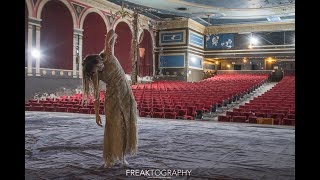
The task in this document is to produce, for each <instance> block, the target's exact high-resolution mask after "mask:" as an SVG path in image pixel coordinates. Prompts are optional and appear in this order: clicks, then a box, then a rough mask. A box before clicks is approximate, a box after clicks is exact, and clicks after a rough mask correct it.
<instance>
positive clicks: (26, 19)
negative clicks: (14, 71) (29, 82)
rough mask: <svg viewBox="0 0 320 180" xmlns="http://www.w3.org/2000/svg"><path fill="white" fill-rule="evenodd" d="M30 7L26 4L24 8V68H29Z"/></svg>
mask: <svg viewBox="0 0 320 180" xmlns="http://www.w3.org/2000/svg"><path fill="white" fill-rule="evenodd" d="M28 16H29V13H28V7H27V4H26V3H25V7H24V43H25V45H24V48H25V50H24V54H25V56H24V66H25V67H27V66H28Z"/></svg>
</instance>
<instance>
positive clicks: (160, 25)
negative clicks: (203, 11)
mask: <svg viewBox="0 0 320 180" xmlns="http://www.w3.org/2000/svg"><path fill="white" fill-rule="evenodd" d="M188 24H189V20H188V19H187V18H179V19H175V20H168V21H158V22H157V29H158V30H163V29H177V28H187V27H188Z"/></svg>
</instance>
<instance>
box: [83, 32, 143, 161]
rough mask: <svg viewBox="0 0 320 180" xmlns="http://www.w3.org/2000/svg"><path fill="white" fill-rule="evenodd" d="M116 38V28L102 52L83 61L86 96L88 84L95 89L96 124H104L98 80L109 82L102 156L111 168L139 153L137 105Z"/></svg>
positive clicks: (109, 35)
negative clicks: (115, 49)
mask: <svg viewBox="0 0 320 180" xmlns="http://www.w3.org/2000/svg"><path fill="white" fill-rule="evenodd" d="M116 38H117V34H115V32H114V30H112V29H111V30H110V31H109V32H108V33H107V36H106V41H105V49H104V50H103V51H102V52H101V53H100V54H99V55H97V54H96V55H88V56H87V57H86V58H85V59H84V60H83V63H82V66H83V88H84V95H85V96H88V94H89V85H90V84H92V85H93V89H94V98H95V99H94V110H95V115H96V123H97V125H99V126H102V122H101V118H100V115H99V104H100V102H99V99H100V90H99V81H100V80H101V81H103V82H105V83H106V92H105V102H104V110H105V116H106V125H105V130H104V143H103V159H104V162H105V167H112V166H113V165H114V162H115V161H116V160H121V162H122V164H125V165H127V164H128V163H127V162H126V160H125V155H126V154H129V155H135V154H136V152H137V104H136V101H135V99H134V96H133V93H132V89H131V86H130V85H129V82H128V80H127V79H126V76H125V73H124V71H123V69H122V67H121V65H120V63H119V61H118V60H117V58H116V57H115V56H114V44H115V41H116Z"/></svg>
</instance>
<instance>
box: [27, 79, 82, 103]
mask: <svg viewBox="0 0 320 180" xmlns="http://www.w3.org/2000/svg"><path fill="white" fill-rule="evenodd" d="M81 86H82V80H81V79H79V78H56V77H25V101H27V100H29V99H30V98H32V97H33V96H34V94H35V93H41V94H42V93H45V92H46V93H55V92H57V91H59V90H61V89H62V88H66V89H75V88H79V87H81Z"/></svg>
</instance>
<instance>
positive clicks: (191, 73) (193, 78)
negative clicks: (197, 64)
mask: <svg viewBox="0 0 320 180" xmlns="http://www.w3.org/2000/svg"><path fill="white" fill-rule="evenodd" d="M203 73H204V72H203V70H197V69H189V70H188V75H187V82H197V81H201V80H202V79H203Z"/></svg>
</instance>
